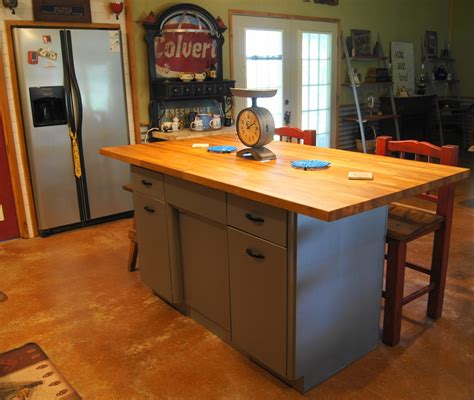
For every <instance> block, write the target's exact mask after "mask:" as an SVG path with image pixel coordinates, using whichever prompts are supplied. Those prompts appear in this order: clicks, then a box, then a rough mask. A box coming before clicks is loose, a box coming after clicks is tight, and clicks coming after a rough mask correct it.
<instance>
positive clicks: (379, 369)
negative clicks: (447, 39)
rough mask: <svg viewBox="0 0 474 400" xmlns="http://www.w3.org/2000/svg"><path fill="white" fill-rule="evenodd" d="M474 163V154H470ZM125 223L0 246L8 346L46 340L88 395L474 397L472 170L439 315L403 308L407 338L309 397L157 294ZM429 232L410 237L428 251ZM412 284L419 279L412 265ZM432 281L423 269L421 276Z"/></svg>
mask: <svg viewBox="0 0 474 400" xmlns="http://www.w3.org/2000/svg"><path fill="white" fill-rule="evenodd" d="M464 164H465V165H469V166H470V167H471V168H473V167H474V154H470V155H469V156H468V158H466V159H465V162H464ZM130 224H131V222H130V220H125V221H119V222H115V223H110V224H104V225H101V226H95V227H91V228H87V229H81V230H77V231H74V232H68V233H63V234H58V235H55V236H53V237H50V238H47V239H41V238H35V239H30V240H14V241H10V242H6V243H0V290H3V291H4V292H5V293H6V294H7V295H8V300H7V301H5V302H0V352H4V351H6V350H9V349H12V348H15V347H18V346H21V345H23V344H25V343H27V342H36V343H38V344H39V345H40V346H41V347H42V348H43V350H45V351H46V353H47V354H48V355H49V357H50V358H51V360H52V361H53V362H54V363H55V364H56V365H57V366H58V367H59V369H60V370H61V371H62V373H63V374H64V376H65V377H66V378H67V379H68V380H69V381H70V382H71V384H72V385H73V386H74V387H75V389H76V390H77V391H78V392H79V393H80V394H81V395H82V396H83V398H84V399H108V400H111V399H239V400H246V399H272V400H273V399H303V398H308V399H338V400H340V399H351V400H354V399H355V400H357V399H365V400H367V399H450V400H454V399H473V398H474V307H473V304H474V302H473V300H474V291H473V287H474V278H473V266H474V261H473V260H474V232H473V230H474V226H473V225H474V177H471V178H470V180H467V181H464V182H463V183H462V184H460V185H459V187H458V190H457V197H456V209H455V219H454V228H453V229H454V230H453V238H452V247H451V255H450V263H449V264H450V267H449V276H448V281H447V288H446V297H445V307H444V314H443V317H442V319H440V320H439V321H437V322H436V323H434V322H433V321H431V320H429V319H428V318H426V317H425V308H424V307H425V304H426V302H425V301H424V299H425V298H422V299H419V300H418V301H416V302H414V303H411V304H409V305H408V306H406V307H405V308H404V316H405V318H404V320H403V328H402V341H401V343H400V345H399V346H397V347H395V348H389V347H386V346H384V345H383V344H382V343H380V344H379V345H378V347H377V348H376V349H375V350H374V351H372V352H371V353H370V354H368V355H367V356H365V357H364V358H362V359H361V360H359V361H357V362H355V363H354V364H352V365H350V366H349V367H347V368H345V369H344V370H343V371H341V372H340V373H338V374H337V375H335V376H333V377H332V378H330V379H328V380H327V381H325V382H324V383H322V384H321V385H319V386H317V387H316V388H314V389H313V390H311V391H310V392H309V393H307V394H306V395H305V396H303V395H300V394H299V393H297V392H296V391H294V390H293V389H291V388H290V387H288V386H287V385H285V384H284V383H282V382H281V381H279V380H278V379H276V378H275V377H273V376H272V375H271V374H269V373H268V372H266V371H265V370H263V369H262V368H260V367H258V366H257V365H256V364H254V363H253V362H251V361H249V360H248V359H247V358H245V357H244V356H242V355H240V354H239V353H238V352H237V351H235V350H234V349H233V348H232V347H230V346H228V345H226V344H225V343H224V342H222V341H221V340H219V339H218V338H217V337H215V336H214V335H212V334H210V333H209V332H207V331H206V330H205V329H204V328H202V327H201V326H200V325H198V324H197V323H195V322H193V321H192V320H190V319H188V318H186V317H184V316H182V315H180V314H179V313H178V312H177V311H175V310H174V309H173V308H171V307H170V306H168V305H166V304H165V303H163V302H162V301H161V300H159V299H158V298H156V297H155V296H153V295H152V293H151V292H150V291H149V290H148V289H147V288H146V287H145V286H144V285H143V284H142V283H141V282H140V280H139V273H138V272H134V273H129V272H128V271H127V269H126V260H127V252H128V240H127V230H128V228H129V226H130ZM428 245H429V240H428V239H426V240H425V239H423V240H421V241H420V242H419V243H417V244H416V245H415V246H412V248H411V249H410V253H411V256H412V259H414V260H415V261H418V262H420V261H422V260H423V259H425V258H426V256H428V257H429V254H430V252H429V250H428V249H429V246H428ZM408 279H409V284H408V285H407V286H408V288H407V289H410V288H412V287H414V286H416V285H417V284H419V283H420V282H421V281H420V280H419V278H418V275H415V274H414V273H412V272H411V271H409V272H408ZM421 279H424V278H421Z"/></svg>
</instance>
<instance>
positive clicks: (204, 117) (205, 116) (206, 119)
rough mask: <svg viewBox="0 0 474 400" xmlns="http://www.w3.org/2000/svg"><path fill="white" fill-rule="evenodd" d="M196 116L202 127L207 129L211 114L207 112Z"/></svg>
mask: <svg viewBox="0 0 474 400" xmlns="http://www.w3.org/2000/svg"><path fill="white" fill-rule="evenodd" d="M198 117H199V119H201V120H202V127H203V129H209V122H211V119H212V116H211V115H209V114H198Z"/></svg>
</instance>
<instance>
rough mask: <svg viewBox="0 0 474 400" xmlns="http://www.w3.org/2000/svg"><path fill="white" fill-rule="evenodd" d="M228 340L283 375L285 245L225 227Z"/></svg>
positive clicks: (285, 295)
mask: <svg viewBox="0 0 474 400" xmlns="http://www.w3.org/2000/svg"><path fill="white" fill-rule="evenodd" d="M228 238H229V260H230V293H231V299H230V304H231V315H232V342H233V343H234V344H235V345H236V346H237V347H239V348H241V349H242V350H244V351H245V352H247V353H248V354H249V355H251V356H252V357H254V358H255V359H257V360H259V361H261V362H262V363H263V364H265V365H267V366H268V367H270V368H271V369H273V370H274V371H275V372H277V373H279V374H280V375H282V376H286V347H287V268H286V266H287V252H286V249H285V248H283V247H281V246H278V245H275V244H273V243H270V242H267V241H266V240H262V239H259V238H257V237H255V236H252V235H249V234H247V233H243V232H241V231H238V230H236V229H233V228H228Z"/></svg>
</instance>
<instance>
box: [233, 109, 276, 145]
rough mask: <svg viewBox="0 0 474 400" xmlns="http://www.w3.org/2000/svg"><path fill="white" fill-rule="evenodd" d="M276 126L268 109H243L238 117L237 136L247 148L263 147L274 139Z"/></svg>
mask: <svg viewBox="0 0 474 400" xmlns="http://www.w3.org/2000/svg"><path fill="white" fill-rule="evenodd" d="M274 131H275V125H274V122H273V117H272V115H271V113H270V111H268V110H267V109H266V108H263V107H250V108H245V109H243V110H242V111H241V112H240V114H239V116H238V117H237V135H238V136H239V139H240V141H241V142H242V143H243V144H244V145H246V146H247V147H262V146H265V145H266V144H268V143H270V142H271V141H272V139H273V134H274Z"/></svg>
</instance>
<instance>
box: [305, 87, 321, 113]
mask: <svg viewBox="0 0 474 400" xmlns="http://www.w3.org/2000/svg"><path fill="white" fill-rule="evenodd" d="M318 96H319V86H310V88H309V107H308V109H310V110H317V109H318V108H319V101H318Z"/></svg>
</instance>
